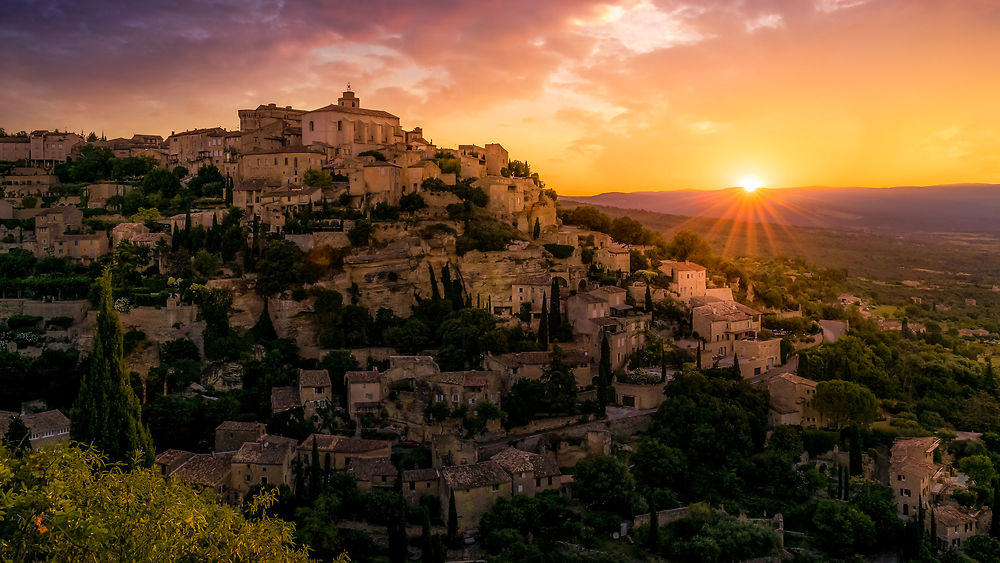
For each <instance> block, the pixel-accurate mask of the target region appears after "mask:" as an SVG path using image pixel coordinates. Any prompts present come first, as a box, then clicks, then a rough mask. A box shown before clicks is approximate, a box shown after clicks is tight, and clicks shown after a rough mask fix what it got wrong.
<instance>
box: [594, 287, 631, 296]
mask: <svg viewBox="0 0 1000 563" xmlns="http://www.w3.org/2000/svg"><path fill="white" fill-rule="evenodd" d="M598 292H600V293H607V294H610V295H616V294H618V293H625V290H624V289H622V288H620V287H618V286H617V285H602V286H601V287H598V288H597V289H593V290H591V291H590V292H589V293H598Z"/></svg>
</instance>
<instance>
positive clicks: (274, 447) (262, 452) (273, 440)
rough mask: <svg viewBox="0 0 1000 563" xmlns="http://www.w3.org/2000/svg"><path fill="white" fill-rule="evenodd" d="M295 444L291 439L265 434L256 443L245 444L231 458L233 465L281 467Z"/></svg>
mask: <svg viewBox="0 0 1000 563" xmlns="http://www.w3.org/2000/svg"><path fill="white" fill-rule="evenodd" d="M296 445H297V443H296V442H295V440H293V439H291V438H285V437H283V436H270V435H268V434H265V435H263V436H261V437H260V438H258V439H257V441H256V442H247V443H245V444H243V446H241V447H240V449H239V451H237V452H236V455H234V456H233V462H235V463H256V464H260V465H281V464H283V463H285V460H286V459H289V458H290V456H291V455H292V452H293V451H294V450H295V446H296Z"/></svg>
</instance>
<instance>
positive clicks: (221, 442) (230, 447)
mask: <svg viewBox="0 0 1000 563" xmlns="http://www.w3.org/2000/svg"><path fill="white" fill-rule="evenodd" d="M266 431H267V427H266V426H265V425H264V423H262V422H237V421H234V420H227V421H224V422H223V423H222V424H220V425H218V426H216V427H215V451H217V452H235V451H236V450H238V449H240V448H241V447H242V446H243V444H245V443H247V442H256V441H257V440H258V439H260V437H261V436H263V435H264V434H265V433H266Z"/></svg>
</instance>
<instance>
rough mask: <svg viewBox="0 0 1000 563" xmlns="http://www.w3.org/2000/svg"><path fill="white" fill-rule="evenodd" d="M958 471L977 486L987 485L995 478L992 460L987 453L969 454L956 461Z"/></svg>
mask: <svg viewBox="0 0 1000 563" xmlns="http://www.w3.org/2000/svg"><path fill="white" fill-rule="evenodd" d="M958 468H959V471H961V472H962V473H965V474H966V475H968V476H969V479H972V481H973V482H974V483H975V484H976V486H977V487H988V486H989V485H990V483H991V482H992V481H993V480H994V479H996V477H997V472H996V469H995V468H994V467H993V461H992V460H990V457H989V456H987V455H970V456H968V457H964V458H962V460H961V461H959V462H958Z"/></svg>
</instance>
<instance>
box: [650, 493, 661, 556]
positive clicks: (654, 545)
mask: <svg viewBox="0 0 1000 563" xmlns="http://www.w3.org/2000/svg"><path fill="white" fill-rule="evenodd" d="M656 508H657V507H656V500H655V499H654V498H653V495H650V497H649V538H648V539H649V542H648V547H649V551H651V552H653V553H656V550H657V549H658V548H659V547H660V515H659V514H658V513H657V512H656Z"/></svg>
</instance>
